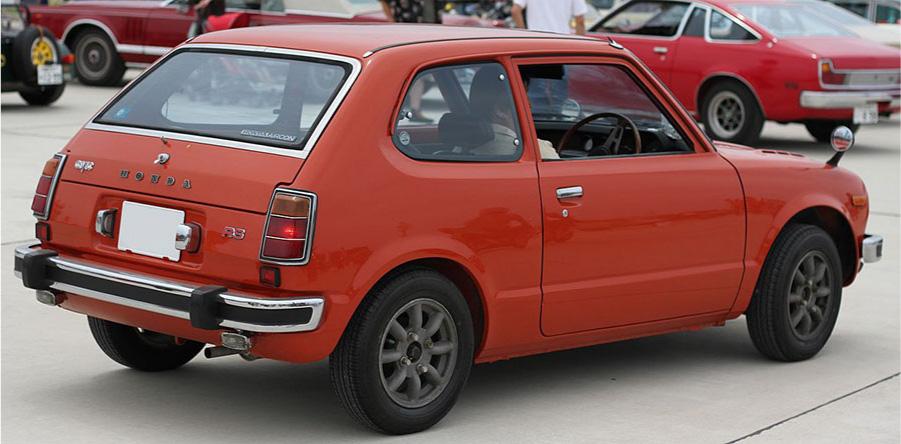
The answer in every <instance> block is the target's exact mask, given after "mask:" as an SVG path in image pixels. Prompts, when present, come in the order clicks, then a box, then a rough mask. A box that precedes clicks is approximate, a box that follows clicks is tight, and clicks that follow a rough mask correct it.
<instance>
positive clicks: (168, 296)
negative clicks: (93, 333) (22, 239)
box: [15, 244, 325, 333]
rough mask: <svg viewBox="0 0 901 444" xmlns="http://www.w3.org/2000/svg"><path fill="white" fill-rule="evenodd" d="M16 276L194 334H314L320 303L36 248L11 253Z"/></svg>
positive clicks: (35, 285) (319, 300)
mask: <svg viewBox="0 0 901 444" xmlns="http://www.w3.org/2000/svg"><path fill="white" fill-rule="evenodd" d="M15 273H16V276H17V277H19V278H21V279H22V282H23V283H24V284H25V286H26V287H28V288H32V289H35V290H50V291H54V290H55V291H58V292H64V293H72V294H77V295H80V296H84V297H87V298H91V299H97V300H100V301H104V302H108V303H112V304H118V305H122V306H126V307H131V308H136V309H139V310H144V311H148V312H153V313H157V314H162V315H166V316H172V317H176V318H180V319H186V320H189V321H190V322H191V325H192V326H193V327H195V328H200V329H205V330H218V329H222V328H230V329H236V330H241V331H247V332H257V333H291V332H302V331H310V330H315V329H316V328H317V327H318V326H319V322H320V320H321V319H322V312H323V309H324V306H325V301H324V300H323V299H322V298H318V297H298V298H263V297H255V296H250V295H245V294H240V293H235V292H232V291H229V290H228V289H227V288H225V287H222V286H216V285H205V286H198V285H193V284H186V283H182V282H176V281H171V280H166V279H161V278H158V277H156V276H151V275H146V274H137V273H132V272H129V271H126V270H120V269H116V268H113V267H109V266H106V265H101V264H97V263H92V262H89V261H84V260H81V259H75V258H68V257H63V256H60V255H59V254H58V253H57V252H56V251H53V250H46V249H40V248H39V246H38V245H37V244H29V245H23V246H20V247H18V248H16V258H15Z"/></svg>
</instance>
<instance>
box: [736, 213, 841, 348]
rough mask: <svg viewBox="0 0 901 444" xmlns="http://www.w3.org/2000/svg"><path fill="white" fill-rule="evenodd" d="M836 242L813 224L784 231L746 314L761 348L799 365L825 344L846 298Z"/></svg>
mask: <svg viewBox="0 0 901 444" xmlns="http://www.w3.org/2000/svg"><path fill="white" fill-rule="evenodd" d="M841 270H842V266H841V259H840V257H839V254H838V249H837V248H836V245H835V242H834V241H833V240H832V238H831V237H830V236H829V234H827V233H826V232H825V231H823V230H822V229H820V228H819V227H816V226H813V225H802V224H791V225H788V226H786V227H785V229H784V230H783V231H782V233H780V234H779V237H778V238H777V239H776V242H775V243H774V244H773V247H772V249H771V250H770V253H769V256H768V257H767V259H766V263H765V264H764V268H763V272H762V273H761V275H760V278H759V279H758V280H757V288H756V289H755V291H754V296H753V298H752V299H751V303H750V305H749V306H748V310H747V311H746V312H745V316H746V318H747V324H748V331H749V332H750V334H751V340H752V341H753V343H754V346H755V347H757V350H758V351H760V353H762V354H763V355H765V356H767V357H769V358H770V359H774V360H777V361H800V360H804V359H808V358H810V357H812V356H813V355H815V354H817V352H819V351H820V349H822V348H823V346H824V345H825V344H826V341H827V340H828V339H829V336H830V335H831V334H832V329H833V327H835V321H836V319H837V318H838V310H839V307H840V305H841V300H842V271H841Z"/></svg>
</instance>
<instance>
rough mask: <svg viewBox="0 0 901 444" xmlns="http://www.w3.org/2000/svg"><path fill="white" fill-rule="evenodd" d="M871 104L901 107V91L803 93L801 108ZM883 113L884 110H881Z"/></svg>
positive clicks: (839, 107)
mask: <svg viewBox="0 0 901 444" xmlns="http://www.w3.org/2000/svg"><path fill="white" fill-rule="evenodd" d="M871 103H876V104H887V107H888V108H889V109H891V110H894V109H897V108H898V107H899V106H901V92H899V91H897V90H896V91H802V92H801V107H802V108H811V109H847V108H854V107H855V106H863V105H867V104H871ZM880 111H882V109H880Z"/></svg>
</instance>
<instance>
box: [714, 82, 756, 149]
mask: <svg viewBox="0 0 901 444" xmlns="http://www.w3.org/2000/svg"><path fill="white" fill-rule="evenodd" d="M764 120H765V119H764V116H763V111H762V110H761V109H760V105H758V104H757V99H756V98H755V97H754V94H753V93H751V91H750V90H749V89H748V88H747V87H746V86H745V85H743V84H741V83H739V82H737V81H721V82H719V83H716V84H715V85H713V86H712V87H711V88H710V90H708V91H707V93H706V94H704V98H703V100H702V102H701V121H702V122H703V123H704V129H705V130H706V131H707V134H708V135H709V136H710V137H711V138H713V139H715V140H722V141H724V142H732V143H740V144H744V145H753V144H755V143H757V140H758V138H759V137H760V132H761V130H763V123H764Z"/></svg>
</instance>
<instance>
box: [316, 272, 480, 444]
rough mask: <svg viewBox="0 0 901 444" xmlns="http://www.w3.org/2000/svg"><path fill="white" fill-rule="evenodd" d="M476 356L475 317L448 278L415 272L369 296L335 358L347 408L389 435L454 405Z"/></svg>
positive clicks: (334, 375)
mask: <svg viewBox="0 0 901 444" xmlns="http://www.w3.org/2000/svg"><path fill="white" fill-rule="evenodd" d="M472 358H473V331H472V318H471V316H470V313H469V308H468V306H467V304H466V301H465V300H464V299H463V296H462V295H461V294H460V291H459V290H458V289H457V287H456V286H454V284H453V283H451V282H450V281H449V280H447V278H445V277H444V276H442V275H440V274H438V273H435V272H433V271H429V270H414V271H410V272H407V273H405V274H403V275H400V276H397V277H395V278H394V279H392V280H391V281H389V282H388V283H386V284H384V285H381V286H380V287H379V288H377V289H375V290H373V292H372V293H371V294H370V295H369V296H367V299H366V301H364V305H362V306H361V307H360V308H359V310H358V311H357V313H356V314H355V315H354V317H353V319H352V320H351V322H350V324H349V326H348V329H347V331H345V333H344V336H343V337H342V338H341V342H340V343H339V344H338V347H337V348H336V349H335V351H334V352H333V353H332V356H331V359H330V360H329V370H330V373H331V380H332V385H333V386H334V388H335V391H336V392H337V394H338V397H339V399H340V400H341V402H342V404H343V405H344V407H345V409H346V410H347V411H348V412H349V413H350V414H351V416H353V417H354V419H356V420H357V421H359V422H360V423H362V424H363V425H365V426H367V427H370V428H372V429H375V430H377V431H379V432H382V433H391V434H404V433H413V432H418V431H421V430H425V429H427V428H429V427H431V426H432V425H434V424H435V423H437V422H438V421H439V420H441V418H443V417H444V415H446V414H447V412H448V411H450V409H451V407H453V405H454V403H456V400H457V396H458V395H459V393H460V391H461V390H462V389H463V386H464V385H465V384H466V380H467V378H468V377H469V371H470V368H471V366H472Z"/></svg>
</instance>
